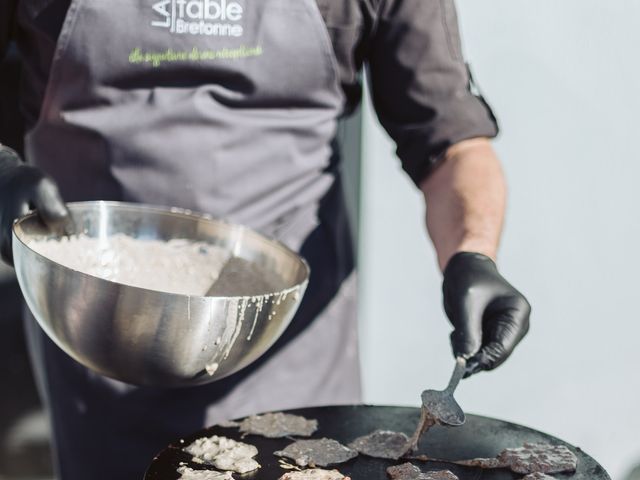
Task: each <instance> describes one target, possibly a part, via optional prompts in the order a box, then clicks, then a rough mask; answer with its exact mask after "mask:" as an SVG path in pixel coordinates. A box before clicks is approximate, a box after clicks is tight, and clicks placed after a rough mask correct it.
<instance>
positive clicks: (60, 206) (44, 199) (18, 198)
mask: <svg viewBox="0 0 640 480" xmlns="http://www.w3.org/2000/svg"><path fill="white" fill-rule="evenodd" d="M32 208H35V209H36V210H37V211H38V214H39V215H40V218H41V219H42V220H43V221H44V222H45V223H46V224H47V225H48V226H49V227H50V228H59V227H61V226H62V225H64V224H65V223H66V222H67V220H68V218H69V212H68V210H67V207H66V206H65V204H64V202H63V201H62V198H61V197H60V193H59V192H58V188H57V187H56V184H55V183H54V182H53V180H51V179H50V178H49V177H47V176H46V175H45V174H44V173H42V172H41V171H40V170H38V169H37V168H35V167H33V166H30V165H25V164H24V163H23V162H22V161H21V160H20V157H19V156H18V154H17V153H16V152H14V151H13V150H11V149H10V148H8V147H5V146H3V145H0V253H1V254H2V259H3V260H5V261H6V262H7V263H12V262H13V258H12V252H11V227H12V225H13V221H14V220H15V219H16V218H18V217H21V216H23V215H25V214H26V213H27V212H28V211H29V210H30V209H32Z"/></svg>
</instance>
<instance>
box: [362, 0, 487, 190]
mask: <svg viewBox="0 0 640 480" xmlns="http://www.w3.org/2000/svg"><path fill="white" fill-rule="evenodd" d="M368 66H369V79H370V83H371V91H372V97H373V103H374V106H375V109H376V113H377V114H378V117H379V119H380V122H381V124H382V126H383V127H384V128H385V129H386V131H387V132H388V133H389V135H390V136H391V137H392V138H393V140H394V141H395V142H396V145H397V154H398V157H399V158H400V160H401V161H402V165H403V168H404V170H405V171H406V172H407V173H408V174H409V176H410V177H411V178H412V180H413V181H414V182H415V183H416V184H418V183H419V182H420V181H421V180H422V179H424V178H425V177H426V176H427V175H429V173H430V172H431V171H432V169H433V167H434V166H435V165H436V163H437V160H438V158H439V155H440V154H441V153H443V152H444V151H445V150H446V149H447V148H448V147H449V146H451V145H453V144H455V143H457V142H460V141H462V140H466V139H469V138H474V137H495V136H496V135H497V133H498V126H497V123H496V120H495V118H494V116H493V113H492V112H491V109H490V108H489V106H488V105H487V104H486V103H485V101H484V99H483V98H482V97H480V96H479V95H476V94H474V93H472V87H471V82H470V78H469V73H468V69H467V66H466V64H465V62H464V59H463V57H462V53H461V44H460V35H459V31H458V21H457V16H456V10H455V5H454V0H381V3H380V5H379V10H378V23H377V26H376V28H375V31H374V33H373V35H372V38H371V42H370V50H369V54H368Z"/></svg>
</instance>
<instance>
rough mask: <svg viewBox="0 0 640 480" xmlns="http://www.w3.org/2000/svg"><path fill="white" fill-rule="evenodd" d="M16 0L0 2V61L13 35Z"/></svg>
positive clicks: (2, 0) (1, 0)
mask: <svg viewBox="0 0 640 480" xmlns="http://www.w3.org/2000/svg"><path fill="white" fill-rule="evenodd" d="M16 2H17V0H0V61H2V59H3V58H4V55H5V53H6V52H7V47H8V46H9V40H10V39H11V34H12V33H13V25H14V19H15V11H16Z"/></svg>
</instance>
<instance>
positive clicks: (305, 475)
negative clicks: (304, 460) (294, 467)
mask: <svg viewBox="0 0 640 480" xmlns="http://www.w3.org/2000/svg"><path fill="white" fill-rule="evenodd" d="M278 480H351V478H350V477H345V476H344V475H342V474H341V473H340V472H339V471H337V470H322V469H320V468H313V469H310V470H300V471H298V472H288V473H285V474H284V475H282V476H281V477H280V478H279V479H278Z"/></svg>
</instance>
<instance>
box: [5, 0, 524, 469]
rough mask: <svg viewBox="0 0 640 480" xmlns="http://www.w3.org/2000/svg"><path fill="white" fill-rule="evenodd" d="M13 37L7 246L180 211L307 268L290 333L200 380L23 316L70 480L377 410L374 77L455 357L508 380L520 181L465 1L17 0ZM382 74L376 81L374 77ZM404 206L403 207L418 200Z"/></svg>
mask: <svg viewBox="0 0 640 480" xmlns="http://www.w3.org/2000/svg"><path fill="white" fill-rule="evenodd" d="M0 9H1V10H0V19H1V22H2V25H1V26H0V38H1V39H2V41H3V46H4V44H6V43H7V41H8V39H9V38H10V37H11V36H12V32H13V33H14V35H13V38H14V39H15V41H16V43H17V45H18V48H19V50H20V52H21V57H22V62H23V75H24V79H23V87H22V94H21V105H22V111H23V114H24V119H25V124H26V130H27V133H26V136H25V155H24V157H25V160H26V163H23V162H22V160H21V159H19V158H18V157H17V155H16V154H15V152H13V151H11V150H9V149H7V148H4V149H3V150H2V155H1V156H0V221H1V226H2V253H3V256H4V258H5V259H6V260H7V261H11V248H10V241H11V237H10V227H11V223H12V221H13V220H14V219H15V218H16V217H18V216H20V215H22V214H23V213H25V212H26V211H27V210H28V209H29V208H31V207H35V208H36V209H37V211H38V213H39V214H40V216H41V218H42V219H43V220H44V221H45V222H46V223H48V224H49V225H52V226H56V225H59V224H60V223H61V222H64V221H65V218H66V217H67V216H68V213H67V210H66V207H65V204H64V203H63V199H64V201H82V200H98V199H99V200H121V201H130V202H144V203H148V204H157V205H166V206H176V207H182V208H187V209H191V210H195V211H200V212H206V213H208V214H211V215H214V216H216V217H221V218H225V219H228V220H230V221H233V222H237V223H242V224H245V225H248V226H249V227H251V228H254V229H256V230H258V231H260V232H262V233H264V234H266V235H269V236H272V237H275V238H277V239H279V240H281V241H282V242H284V243H285V244H287V245H289V246H290V247H291V248H293V249H294V250H296V251H298V252H299V253H300V254H301V255H302V256H304V257H305V258H306V259H307V261H308V262H309V264H310V266H311V271H312V272H313V273H312V274H311V279H310V284H309V288H308V290H307V293H306V295H305V298H304V300H303V302H302V305H301V306H300V309H299V311H298V313H297V314H296V317H295V318H294V320H293V322H292V324H291V326H290V327H289V329H288V330H287V331H286V333H285V334H284V335H283V337H282V338H281V339H280V340H279V341H278V342H277V344H276V345H275V346H274V347H273V348H272V349H271V350H270V351H269V352H268V354H266V355H265V356H263V357H262V358H261V359H259V360H258V361H257V362H255V363H254V364H252V365H251V366H249V367H247V368H245V369H244V370H242V371H241V372H239V373H237V374H234V375H232V376H231V377H228V378H226V379H223V380H220V381H217V382H213V383H211V384H209V385H205V386H201V387H193V388H187V389H168V388H167V389H163V388H145V387H136V386H132V385H127V384H124V383H121V382H118V381H116V380H112V379H108V378H105V377H102V376H100V375H99V374H97V373H94V372H92V371H90V370H88V369H86V368H85V367H83V366H81V365H79V364H78V363H76V362H74V361H73V360H72V359H71V358H70V357H68V356H67V355H66V354H64V353H63V352H62V351H61V350H59V349H58V347H56V346H55V345H54V344H53V343H52V342H51V340H49V339H48V337H46V335H44V334H43V333H42V332H41V330H40V329H39V328H38V327H37V326H36V325H35V323H34V322H33V320H32V319H31V318H28V319H27V322H26V326H27V332H28V339H29V345H30V350H31V355H32V361H33V364H34V367H35V371H36V375H37V378H38V382H39V386H40V389H41V392H42V395H43V396H44V398H45V399H46V404H47V406H48V409H49V411H50V417H51V422H52V427H53V437H54V438H53V440H54V442H53V443H54V450H55V458H56V465H57V469H58V475H59V477H60V478H61V479H63V480H80V479H82V480H84V479H86V478H93V479H102V478H104V479H107V478H109V479H112V478H118V479H120V480H125V479H139V478H142V475H143V473H144V470H145V467H146V466H147V465H148V464H149V462H150V460H151V459H152V457H153V455H154V454H155V453H157V451H158V450H160V449H161V448H162V447H163V446H164V445H166V444H167V443H168V442H170V441H173V440H175V439H176V438H178V437H179V436H180V435H182V434H185V433H188V432H192V431H194V430H196V429H199V428H201V427H202V426H204V425H205V424H211V423H213V422H216V421H219V420H222V419H228V418H232V417H240V416H243V415H247V414H251V413H257V412H260V411H266V410H276V409H284V408H291V407H300V406H314V405H321V404H340V403H359V402H360V401H361V391H360V376H359V366H358V351H357V339H356V323H355V322H356V315H355V288H356V277H355V274H354V270H355V269H354V255H353V251H352V245H351V239H350V234H349V225H348V221H347V216H346V212H345V205H344V200H343V198H342V193H341V192H342V187H341V176H340V159H339V158H338V156H339V154H338V148H337V145H336V141H335V134H336V124H337V121H338V120H339V119H340V118H341V117H344V116H346V115H349V114H350V113H351V112H353V111H354V109H355V108H356V107H357V105H358V104H359V102H360V95H361V78H362V76H363V75H362V72H363V71H366V73H367V74H368V77H369V81H370V84H371V92H372V98H373V103H374V106H375V109H376V111H377V114H378V116H379V118H380V121H381V123H382V125H383V126H384V127H385V128H386V130H387V131H388V132H389V134H390V135H391V137H392V138H393V140H394V141H395V143H396V145H397V154H398V157H399V158H400V160H401V161H402V166H403V168H404V170H405V171H406V172H407V173H408V175H409V176H410V177H411V179H412V180H413V181H414V182H415V184H416V185H417V186H418V188H420V189H421V190H422V192H423V193H424V197H425V200H426V202H427V204H428V210H427V217H426V224H427V229H428V231H429V234H430V236H431V239H432V240H433V243H434V246H435V249H436V251H437V256H438V262H439V266H440V267H441V269H442V270H443V272H444V273H443V275H444V281H443V298H444V307H445V311H446V313H447V316H448V317H449V319H450V320H451V322H452V324H453V327H454V330H453V333H452V336H451V341H452V345H453V353H454V354H455V355H462V356H465V357H466V358H468V371H467V374H468V375H471V374H474V373H476V372H478V371H481V370H491V369H493V368H495V367H497V366H498V365H500V364H501V363H502V362H504V361H505V359H506V358H507V357H509V355H510V354H511V352H512V351H513V349H514V348H515V346H516V345H517V344H518V342H519V341H520V340H521V339H522V338H523V336H524V335H525V334H526V332H527V330H528V326H529V315H530V307H529V304H528V303H527V301H526V299H525V298H524V297H523V296H522V294H520V293H519V292H518V291H517V290H516V289H515V288H514V287H512V286H511V285H510V284H509V283H508V282H507V281H506V280H505V279H504V278H503V277H502V276H501V275H500V274H499V273H498V270H497V267H496V264H495V262H494V260H495V257H496V251H497V246H498V240H499V236H500V230H501V226H502V220H503V213H504V208H505V181H504V178H503V174H502V171H501V167H500V163H499V161H498V159H497V157H496V155H495V153H494V151H493V150H492V147H491V144H490V138H492V137H494V136H495V135H496V134H497V125H496V121H495V119H494V117H493V114H492V113H491V111H490V109H489V107H488V105H487V104H486V103H485V102H484V100H483V99H482V98H481V97H480V96H479V95H476V94H474V93H473V92H472V86H471V81H470V75H469V73H468V70H467V68H466V65H465V62H464V59H463V57H462V54H461V46H460V39H459V33H458V25H457V20H456V12H455V7H454V4H453V0H428V1H426V0H261V1H260V2H252V1H249V0H175V1H173V0H110V1H108V2H106V1H105V2H98V1H88V0H38V1H36V0H13V1H5V2H3V3H2V6H1V7H0ZM365 67H366V68H365ZM398 208H401V207H400V206H399V207H398Z"/></svg>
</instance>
